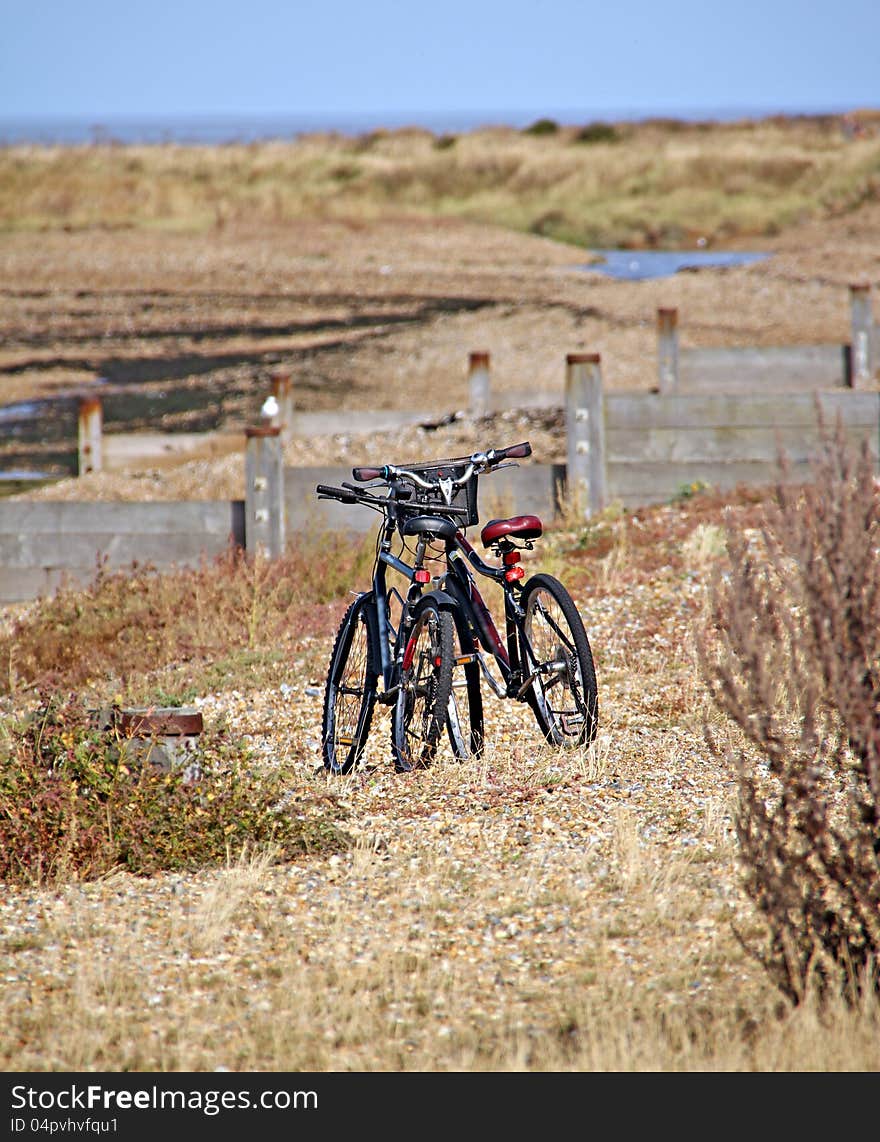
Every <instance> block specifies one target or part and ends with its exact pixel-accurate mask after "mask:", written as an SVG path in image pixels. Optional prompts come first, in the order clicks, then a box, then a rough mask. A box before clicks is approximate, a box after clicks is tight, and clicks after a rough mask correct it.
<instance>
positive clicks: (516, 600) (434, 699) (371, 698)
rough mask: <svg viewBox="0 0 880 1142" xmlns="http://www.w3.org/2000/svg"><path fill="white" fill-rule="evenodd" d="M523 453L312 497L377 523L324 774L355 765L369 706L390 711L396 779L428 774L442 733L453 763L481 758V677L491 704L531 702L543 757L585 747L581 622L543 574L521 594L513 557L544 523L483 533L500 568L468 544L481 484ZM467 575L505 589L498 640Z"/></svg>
mask: <svg viewBox="0 0 880 1142" xmlns="http://www.w3.org/2000/svg"><path fill="white" fill-rule="evenodd" d="M531 451H532V450H531V445H530V444H529V443H528V442H525V443H522V444H515V445H512V446H511V447H508V448H493V449H490V450H489V451H488V452H475V453H474V454H473V455H471V456H468V457H458V458H455V459H450V460H435V461H432V462H431V463H428V464H413V465H410V466H408V467H401V466H398V465H395V464H385V465H382V466H381V467H360V468H353V469H352V475H353V477H354V479H355V480H356V481H358V483H359V484H361V485H366V486H361V487H359V486H358V485H357V484H351V483H348V482H347V481H344V482H343V484H342V486H341V487H338V488H337V487H331V486H328V485H324V484H319V485H318V486H317V488H316V491H317V493H318V496H319V498H321V499H335V500H339V501H341V502H343V503H348V504H363V505H364V506H365V507H368V508H372V509H374V510H376V511H378V512H380V513H381V514H382V515H383V516H384V522H383V524H382V526H381V527H380V529H379V531H378V535H377V541H376V559H375V562H374V565H373V573H372V587H371V589H370V590H368V591H364V592H362V593H359V594H358V595H357V596H356V598H355V599H354V601H353V602H352V604H351V606H350V607H349V608H348V611H347V612H346V614H345V616H344V617H343V619H342V622H341V624H340V627H339V631H338V633H337V635H336V641H335V644H334V647H333V651H332V653H331V656H330V665H329V669H328V672H327V681H326V685H325V689H324V711H323V724H322V741H323V760H324V765H325V767H326V768H327V769H328V770H330V771H331V772H332V773H339V774H343V773H348V772H350V771H351V770H352V769H353V768H354V767H355V766H356V765H357V764H358V762H359V761H360V759H361V756H362V754H363V751H364V747H365V745H366V741H367V735H368V733H369V729H370V724H371V721H372V717H373V711H374V709H375V705H376V702H377V701H378V702H382V703H385V704H387V705H389V706H393V716H392V723H391V725H392V730H391V739H392V747H393V756H394V765H395V768H396V769H397V770H398V771H400V772H408V771H410V770H413V769H418V768H424V767H425V766H427V765H429V764H430V763H431V761H432V760H433V759H434V757H435V755H436V752H437V747H438V744H439V742H440V740H441V738H442V736H443V734H444V733H446V734H447V736H448V739H449V742H450V745H451V747H452V751H453V754H454V755H455V756H456V757H457V758H460V759H465V758H468V757H474V756H478V755H479V754H480V753H481V752H482V749H483V743H484V720H483V696H482V688H481V683H482V680H484V679H485V681H486V683H487V684H488V685H489V687H490V688H491V689H492V691H493V692H494V693H495V694H496V695H497V696H498V697H499V698H502V699H512V700H514V701H519V702H525V703H527V704H528V705H529V706H530V707H531V709H532V711H533V713H534V716H535V719H536V721H537V723H538V726H539V727H540V730H541V732H542V733H543V735H544V737H545V738H546V740H547V741H548V742H550V743H552V744H553V745H557V746H565V747H578V746H587V745H589V744H590V743H591V742H592V741H593V740H594V738H595V736H596V731H597V727H598V719H599V700H598V688H597V683H596V671H595V666H594V663H593V655H592V650H591V647H590V642H589V638H588V637H587V633H586V630H585V629H584V624H583V621H582V619H581V616H580V613H579V612H578V609H577V607H576V606H575V603H574V601H573V599H572V598H571V595H570V594H569V592H568V590H567V589H566V588H565V587H564V586H563V584H562V583H561V582H560V581H559V580H558V579H556V578H554V577H553V576H552V575H547V574H543V573H539V574H535V575H532V576H531V577H530V578H529V579H528V580H527V581H526V582H523V579H524V578H525V574H524V570H523V568H522V566H521V559H522V554H521V553H522V550H523V549H531V548H533V547H534V543H535V540H537V539H538V538H540V536H541V535H542V534H543V530H544V528H543V524H542V522H541V520H540V519H539V517H538V516H535V515H516V516H509V517H506V518H504V519H491V520H489V521H488V522H487V523H486V524H485V526H484V527H483V528H482V530H481V532H480V539H481V542H482V545H483V547H484V549H489V550H490V551H491V552H492V554H493V555H494V556H495V557H496V558H498V559H499V560H500V565H499V566H492V565H491V564H489V563H487V562H486V561H485V560H484V559H483V558H482V557H481V556H480V555H479V554H478V553H477V551H476V550H475V548H474V546H473V545H472V544H471V543H470V541H469V540H468V539H467V538H466V536H465V530H466V529H467V528H468V527H472V526H474V525H476V524H477V523H478V522H479V516H478V512H477V485H478V478H479V477H480V476H481V475H483V474H485V473H487V472H491V471H493V470H495V469H498V468H499V467H505V466H508V464H507V463H505V462H510V461H515V460H516V459H520V458H524V457H526V456H530V455H531ZM396 542H399V543H400V544H401V547H400V549H399V550H398V551H397V553H395V551H394V547H395V543H396ZM404 556H408V558H404ZM389 567H390V568H392V569H393V570H394V571H397V572H398V573H399V574H401V575H402V576H403V577H404V578H405V579H406V580H407V581H408V587H407V588H406V593H405V594H401V593H400V591H398V590H397V589H396V588H395V587H389V586H388V584H387V581H386V577H387V570H388V568H389ZM431 567H433V568H434V570H433V571H432V569H431ZM474 572H476V573H477V574H478V575H482V576H485V577H486V578H487V579H490V580H492V581H494V582H496V583H497V584H498V585H499V586H500V587H501V589H502V591H503V597H504V630H505V633H504V637H502V636H501V634H500V633H499V630H498V627H497V626H496V624H495V621H494V619H493V617H492V614H491V612H490V610H489V608H488V606H487V605H486V603H485V601H484V599H483V597H482V595H481V594H480V591H479V589H478V586H477V580H476V576H475V574H474Z"/></svg>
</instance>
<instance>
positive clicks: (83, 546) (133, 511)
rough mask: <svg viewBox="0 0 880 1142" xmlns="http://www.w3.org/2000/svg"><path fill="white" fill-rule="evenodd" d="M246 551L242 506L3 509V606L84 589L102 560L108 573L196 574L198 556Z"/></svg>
mask: <svg viewBox="0 0 880 1142" xmlns="http://www.w3.org/2000/svg"><path fill="white" fill-rule="evenodd" d="M231 541H232V542H235V543H237V544H240V545H243V544H244V504H243V502H242V501H238V500H233V501H225V502H223V501H221V502H211V501H205V502H197V501H193V502H187V503H168V502H165V503H163V502H150V503H117V502H113V503H70V502H67V501H64V502H55V503H52V502H48V501H33V502H28V501H15V502H9V501H5V502H4V501H0V603H13V602H21V601H24V600H27V599H33V598H37V597H38V596H40V595H44V594H49V593H51V592H53V591H54V590H55V588H56V587H58V586H59V585H60V584H61V583H62V582H64V581H69V582H72V583H86V582H88V581H89V580H90V579H91V578H92V577H93V576H94V574H95V571H96V569H97V565H98V562H99V561H100V560H103V559H104V558H105V557H106V561H107V563H106V565H107V567H108V568H111V569H119V568H125V567H129V566H131V564H132V562H133V561H134V560H137V561H138V563H140V564H145V563H149V564H153V565H155V566H156V567H168V566H171V565H173V564H178V565H180V566H198V563H199V561H200V559H201V558H202V557H203V556H207V557H211V556H213V555H217V554H220V553H221V552H223V551H225V550H226V548H227V547H228V545H229V543H230V542H231Z"/></svg>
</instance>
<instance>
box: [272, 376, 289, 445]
mask: <svg viewBox="0 0 880 1142" xmlns="http://www.w3.org/2000/svg"><path fill="white" fill-rule="evenodd" d="M272 395H273V396H274V397H275V400H276V402H277V404H278V412H277V413H275V415H274V417H273V418H272V424H274V425H276V426H277V427H278V428H280V429H281V442H282V444H286V443H287V442H288V441H289V440H290V439H291V437H292V436H293V429H294V423H293V415H294V414H293V390H292V387H291V382H290V374H289V373H273V374H272Z"/></svg>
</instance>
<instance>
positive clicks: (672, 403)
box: [604, 389, 880, 507]
mask: <svg viewBox="0 0 880 1142" xmlns="http://www.w3.org/2000/svg"><path fill="white" fill-rule="evenodd" d="M817 401H818V403H819V406H820V407H821V409H822V414H823V417H824V420H825V423H826V425H827V426H828V427H829V428H832V427H833V426H834V424H835V422H836V418H837V417H838V416H840V417H841V419H842V422H843V425H844V428H845V435H846V438H847V440H848V441H849V442H851V443H853V444H859V443H860V442H861V441H863V440H867V441H868V444H869V446H870V448H871V452H872V454H873V455H874V457H875V458H877V457H878V452H880V393H878V392H855V391H853V390H848V389H836V390H833V391H825V392H819V393H810V392H789V393H781V394H779V395H776V394H773V393H771V394H768V395H763V394H761V393H755V392H752V393H749V394H748V396H747V397H746V396H744V395H738V394H735V393H726V394H718V395H709V394H699V393H694V394H671V395H661V394H659V393H606V394H605V397H604V417H605V434H604V435H605V478H606V487H607V501H608V502H613V501H615V500H618V501H620V502H621V503H622V504H623V505H624V506H626V507H637V506H642V505H646V504H652V503H658V502H663V501H666V500H669V499H671V498H672V497H674V496H675V495H676V494H677V493H678V492H680V490H681V489H682V487H683V486H684V485H688V484H692V483H694V482H696V481H701V482H703V483H705V484H708V485H711V486H712V487H714V488H718V489H721V490H726V489H730V488H733V487H735V486H736V485H737V484H739V483H744V484H753V485H754V484H767V483H771V482H772V481H774V480H775V479H777V478H778V476H779V467H778V460H779V454H780V449H782V450H783V451H784V452H785V454H786V456H787V457H788V459H789V461H790V462H791V464H792V478H793V479H808V478H809V474H810V473H809V460H810V457H811V456H813V455H815V454H816V451H817V449H818V445H819V424H818V419H817V407H816V405H817Z"/></svg>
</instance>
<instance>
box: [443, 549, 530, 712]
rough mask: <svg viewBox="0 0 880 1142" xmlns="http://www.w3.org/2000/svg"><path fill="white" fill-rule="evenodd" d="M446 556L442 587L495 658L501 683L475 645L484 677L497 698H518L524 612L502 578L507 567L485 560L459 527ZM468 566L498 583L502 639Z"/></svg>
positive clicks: (512, 587)
mask: <svg viewBox="0 0 880 1142" xmlns="http://www.w3.org/2000/svg"><path fill="white" fill-rule="evenodd" d="M446 558H447V568H448V570H447V574H446V576H445V577H444V581H443V586H444V589H445V590H446V592H447V594H449V595H450V596H451V597H452V599H453V600H454V602H455V604H456V606H457V607H459V608H460V610H461V612H462V614H463V615H464V616H465V619H466V621H467V624H468V627H469V628H470V630H472V631H473V632H474V634H475V636H476V639H477V640H478V642H479V643H480V644H481V645H482V647H483V650H484V651H485V652H487V653H488V654H489V655H490V656H491V657H492V659H493V660H494V662H495V664H496V666H497V668H498V672H499V673H500V675H501V681H502V683H503V685H499V683H498V681H497V679H496V678H495V677H494V675H493V674H492V673H491V672H490V671H489V669H488V668H487V666H486V661H485V658H484V657H483V655H482V654H480V652H479V651H478V650H477V647H476V645H475V647H474V655H475V657H476V659H477V661H478V662H479V664H480V668H481V670H482V673H483V676H484V677H485V679H486V681H487V682H488V683H489V685H490V686H491V687H492V689H493V690H494V691H495V693H496V694H497V695H498V697H499V698H520V697H521V696H522V693H523V690H524V687H523V669H522V662H521V661H520V648H519V641H518V639H517V630H518V623H519V621H520V620H521V619H522V617H523V612H522V609H521V607H520V605H519V601H518V599H517V597H516V588H515V587H514V585H513V583H512V582H510V581H508V580H507V579H506V578H505V573H506V571H507V570H508V569H507V568H505V567H492V566H491V565H490V564H489V563H487V562H486V561H485V560H484V559H483V558H482V557H481V556H480V555H479V554H478V553H477V552H476V551H475V549H474V547H473V544H471V542H470V541H469V540H468V539H467V537H466V536H465V535H464V533H463V532H462V531H461V530H458V531H457V532H456V533H455V538H454V539H451V540H449V541H447V544H446ZM468 564H470V566H468ZM471 567H473V568H474V570H475V571H476V572H477V573H478V574H480V575H484V576H485V577H486V578H488V579H492V580H494V581H495V582H496V583H498V584H499V586H500V587H501V589H502V591H503V593H504V618H505V633H504V637H503V638H502V636H501V634H500V632H499V630H498V628H497V626H496V624H495V621H494V619H493V618H492V614H491V612H490V610H489V608H488V606H487V605H486V602H485V600H484V599H483V596H482V594H481V593H480V589H479V587H478V586H477V582H476V579H475V577H474V574H473V572H472V571H471V569H470V568H471ZM514 582H515V581H514ZM460 665H463V663H460Z"/></svg>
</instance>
